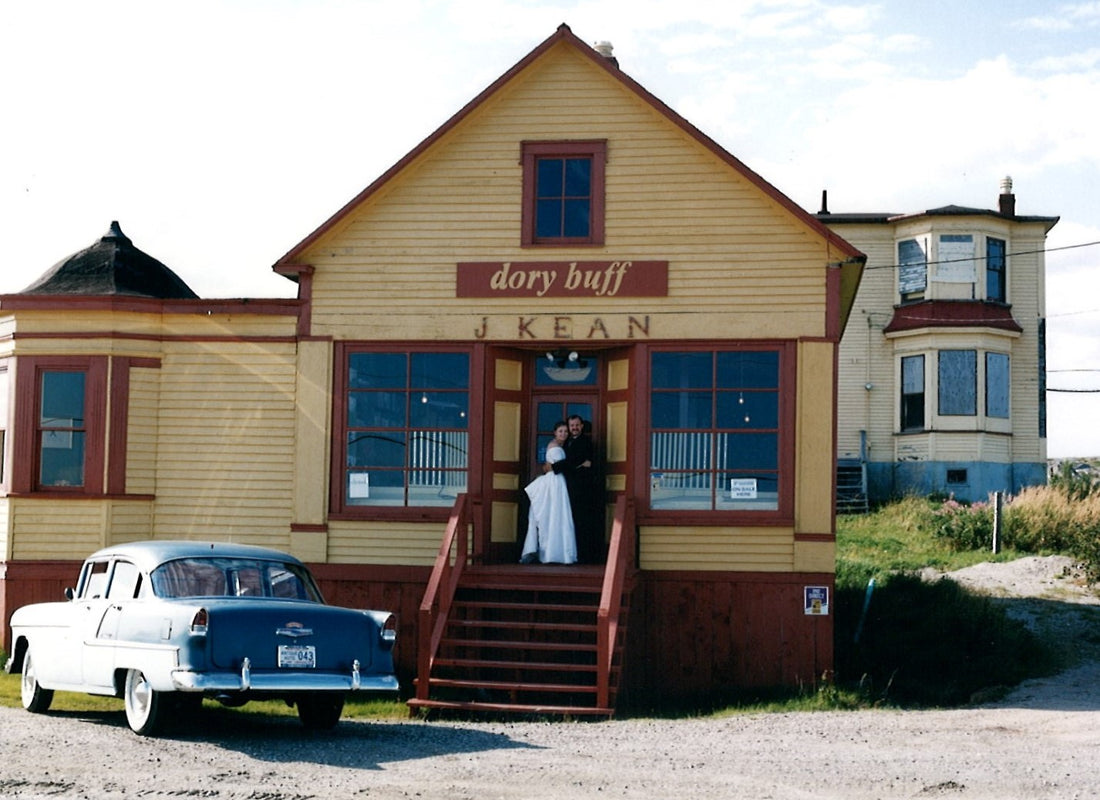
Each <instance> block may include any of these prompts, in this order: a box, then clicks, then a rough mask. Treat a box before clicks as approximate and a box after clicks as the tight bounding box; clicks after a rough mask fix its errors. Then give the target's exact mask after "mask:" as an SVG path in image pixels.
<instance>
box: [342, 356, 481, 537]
mask: <svg viewBox="0 0 1100 800" xmlns="http://www.w3.org/2000/svg"><path fill="white" fill-rule="evenodd" d="M395 352H406V353H436V352H438V353H465V354H467V355H468V356H469V358H470V376H471V383H470V387H469V393H470V396H469V402H470V410H471V413H470V419H469V428H468V429H467V432H468V434H469V436H470V441H471V442H473V441H475V440H478V441H479V440H480V437H482V435H483V433H482V431H481V427H480V425H481V424H480V422H479V420H480V417H481V415H480V414H475V413H473V409H474V408H480V407H481V403H482V400H483V395H482V390H481V388H480V386H479V385H478V384H477V381H476V380H474V377H473V376H476V375H481V374H483V373H484V370H485V363H484V351H483V350H482V349H481V348H476V347H475V348H470V347H463V346H461V345H435V344H431V343H428V342H402V341H394V342H369V343H367V342H352V341H349V342H336V343H335V346H334V348H333V380H332V447H331V448H330V456H329V514H328V518H329V519H335V520H360V521H361V520H373V521H379V522H388V521H404V522H410V521H411V522H439V521H446V520H447V519H448V518H449V517H450V514H451V508H450V507H449V506H348V505H347V504H346V503H345V499H344V458H345V457H346V454H345V451H344V443H345V442H346V441H347V419H348V415H347V409H348V407H347V391H348V356H349V355H350V354H352V353H395ZM475 437H476V439H475ZM480 470H481V458H480V456H479V455H478V454H477V453H476V452H473V451H471V453H470V454H469V462H468V464H467V474H466V486H467V493H469V494H476V493H477V491H479V489H480V480H479V479H478V477H477V476H479V475H480Z"/></svg>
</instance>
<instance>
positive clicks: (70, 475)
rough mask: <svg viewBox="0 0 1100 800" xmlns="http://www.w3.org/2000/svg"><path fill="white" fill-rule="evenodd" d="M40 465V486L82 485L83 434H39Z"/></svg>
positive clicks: (46, 431) (51, 432) (60, 432)
mask: <svg viewBox="0 0 1100 800" xmlns="http://www.w3.org/2000/svg"><path fill="white" fill-rule="evenodd" d="M40 435H41V440H40V441H39V452H40V453H41V454H42V463H41V467H40V469H39V474H38V482H39V484H40V485H42V486H83V485H84V433H83V432H82V431H53V430H44V431H42V432H41V434H40Z"/></svg>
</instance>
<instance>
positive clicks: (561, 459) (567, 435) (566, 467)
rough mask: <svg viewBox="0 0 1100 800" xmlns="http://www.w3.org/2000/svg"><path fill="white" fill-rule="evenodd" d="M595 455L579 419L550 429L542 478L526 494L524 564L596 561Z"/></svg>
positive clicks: (599, 524)
mask: <svg viewBox="0 0 1100 800" xmlns="http://www.w3.org/2000/svg"><path fill="white" fill-rule="evenodd" d="M595 461H596V453H595V448H594V446H593V444H592V437H591V436H589V435H588V433H587V432H586V431H585V424H584V420H583V419H581V418H580V417H579V416H577V415H576V414H574V415H573V416H571V417H569V419H568V420H567V421H562V422H558V423H557V424H555V425H554V439H553V441H552V442H550V444H549V445H548V446H547V448H546V461H545V463H543V465H542V470H543V474H542V475H540V476H539V477H538V478H535V480H533V481H531V483H529V484H528V485H527V487H526V489H525V491H526V492H527V496H528V497H529V498H531V511H530V514H529V515H528V522H527V537H526V539H525V540H524V543H523V553H522V556H521V558H520V561H521V562H522V563H524V564H532V563H536V562H542V563H544V564H549V563H553V564H573V563H576V562H577V561H578V560H580V561H581V562H584V563H595V562H597V561H599V560H600V549H601V548H600V544H601V540H602V538H603V524H602V522H601V519H600V515H599V513H598V511H599V510H598V508H597V504H598V499H599V495H598V492H597V486H596V474H597V473H596V468H595Z"/></svg>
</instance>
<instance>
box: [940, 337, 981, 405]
mask: <svg viewBox="0 0 1100 800" xmlns="http://www.w3.org/2000/svg"><path fill="white" fill-rule="evenodd" d="M938 413H939V414H940V415H941V416H945V417H950V416H959V417H972V416H974V415H975V414H977V413H978V353H977V351H975V350H941V351H940V353H939V408H938Z"/></svg>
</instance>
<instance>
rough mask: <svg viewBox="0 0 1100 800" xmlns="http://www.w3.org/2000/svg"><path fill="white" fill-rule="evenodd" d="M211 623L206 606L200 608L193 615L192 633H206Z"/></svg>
mask: <svg viewBox="0 0 1100 800" xmlns="http://www.w3.org/2000/svg"><path fill="white" fill-rule="evenodd" d="M209 624H210V614H209V613H207V611H206V609H205V608H200V609H199V610H198V611H196V612H195V616H193V617H191V633H195V634H200V635H201V634H205V633H206V627H207V625H209Z"/></svg>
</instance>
